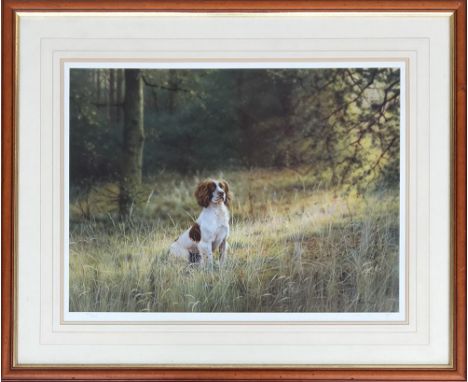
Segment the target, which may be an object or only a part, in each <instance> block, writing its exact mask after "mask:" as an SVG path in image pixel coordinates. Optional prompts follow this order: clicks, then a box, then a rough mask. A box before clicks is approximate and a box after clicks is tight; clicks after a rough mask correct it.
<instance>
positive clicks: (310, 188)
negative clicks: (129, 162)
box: [70, 170, 399, 312]
mask: <svg viewBox="0 0 468 382" xmlns="http://www.w3.org/2000/svg"><path fill="white" fill-rule="evenodd" d="M211 176H213V177H222V178H224V179H227V180H228V181H229V182H230V185H231V188H232V190H233V192H234V196H235V199H234V201H233V203H232V206H231V216H232V218H231V236H230V238H229V243H230V251H229V256H228V259H227V261H226V262H225V263H224V264H223V266H222V267H220V266H219V264H218V263H217V262H215V264H214V267H213V269H212V270H210V269H205V268H203V267H200V266H197V265H193V264H192V265H189V264H187V263H185V262H181V261H178V260H173V259H171V258H169V256H168V248H169V245H170V244H171V243H172V242H173V241H174V239H176V238H177V236H178V235H179V234H180V233H181V232H182V230H184V229H186V228H187V227H188V226H189V225H190V224H191V222H192V220H193V219H195V218H196V217H197V216H198V214H199V212H200V208H199V207H198V206H197V205H196V202H195V199H194V197H193V191H194V189H195V186H196V184H197V182H198V181H199V180H200V179H202V178H201V177H196V176H190V177H181V176H180V175H178V176H177V175H174V174H165V173H161V174H160V175H159V176H158V177H156V178H154V179H151V180H147V181H146V182H145V184H144V186H143V187H142V190H141V203H140V204H139V207H138V208H135V210H134V211H133V219H132V220H131V221H129V222H126V223H122V222H120V221H119V220H118V219H117V218H116V211H117V203H116V202H115V196H116V195H117V188H116V185H113V184H103V185H100V186H99V187H97V188H94V189H93V190H91V192H90V193H89V194H87V195H83V196H80V195H79V194H77V193H76V192H75V194H74V199H72V200H71V206H70V217H71V218H70V311H78V312H84V311H89V312H393V311H398V237H399V218H398V205H399V203H398V192H397V191H387V192H386V193H383V192H379V193H378V192H373V193H368V194H367V195H365V196H357V195H354V194H353V193H345V192H341V191H340V190H323V189H322V188H321V187H320V185H317V183H316V182H315V181H314V180H313V178H311V177H308V176H301V175H300V174H298V173H296V172H293V171H288V170H284V171H268V170H252V171H232V172H229V173H224V174H211Z"/></svg>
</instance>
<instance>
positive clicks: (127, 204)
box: [119, 69, 145, 218]
mask: <svg viewBox="0 0 468 382" xmlns="http://www.w3.org/2000/svg"><path fill="white" fill-rule="evenodd" d="M143 108H144V99H143V79H142V72H141V70H139V69H126V70H125V100H124V133H123V153H122V154H123V155H122V167H121V174H120V195H119V209H120V216H121V217H122V218H126V217H129V216H131V213H132V208H133V206H134V204H135V200H136V196H137V192H138V188H139V186H140V185H141V175H142V167H143V144H144V141H145V133H144V128H143Z"/></svg>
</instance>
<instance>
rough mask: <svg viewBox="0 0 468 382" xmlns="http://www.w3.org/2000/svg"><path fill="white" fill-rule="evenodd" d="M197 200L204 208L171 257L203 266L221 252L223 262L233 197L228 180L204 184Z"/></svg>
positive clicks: (225, 253) (178, 239) (226, 248)
mask: <svg viewBox="0 0 468 382" xmlns="http://www.w3.org/2000/svg"><path fill="white" fill-rule="evenodd" d="M195 198H196V199H197V202H198V204H199V205H200V207H203V209H202V211H201V213H200V216H199V217H198V219H197V220H196V222H195V223H194V224H193V225H192V227H190V228H189V229H187V230H186V231H184V232H183V233H182V234H181V235H180V236H179V237H178V238H177V240H176V241H174V243H172V245H171V247H170V250H169V252H170V254H171V255H173V256H175V257H179V258H183V259H186V260H187V261H189V262H200V263H201V264H203V263H205V262H208V263H209V264H212V262H213V252H215V251H216V250H217V249H219V252H220V262H221V263H223V262H224V261H225V260H226V256H227V250H228V243H227V238H228V236H229V210H228V207H229V202H230V201H231V198H232V194H231V193H230V191H229V184H228V183H227V182H226V181H225V180H220V181H218V180H212V179H208V180H205V181H203V182H201V183H200V184H199V185H198V186H197V189H196V191H195Z"/></svg>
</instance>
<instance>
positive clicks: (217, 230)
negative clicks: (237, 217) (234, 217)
mask: <svg viewBox="0 0 468 382" xmlns="http://www.w3.org/2000/svg"><path fill="white" fill-rule="evenodd" d="M199 220H200V221H199V223H200V225H201V228H202V236H203V231H205V232H206V233H207V234H208V235H207V236H210V238H211V239H212V240H222V239H224V238H225V237H226V236H227V235H228V234H229V212H228V210H227V208H225V207H222V208H207V209H206V210H205V211H203V213H202V215H201V216H200V219H199Z"/></svg>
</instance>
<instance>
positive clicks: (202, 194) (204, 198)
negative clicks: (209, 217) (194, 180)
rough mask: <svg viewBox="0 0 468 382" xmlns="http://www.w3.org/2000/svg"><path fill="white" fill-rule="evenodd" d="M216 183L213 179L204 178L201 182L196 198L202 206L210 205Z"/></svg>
mask: <svg viewBox="0 0 468 382" xmlns="http://www.w3.org/2000/svg"><path fill="white" fill-rule="evenodd" d="M213 186H214V183H213V181H212V180H204V181H203V182H200V183H199V184H198V186H197V189H196V190H195V198H196V199H197V203H198V205H199V206H200V207H208V206H209V205H210V201H211V196H212V194H213V191H214V187H213Z"/></svg>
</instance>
